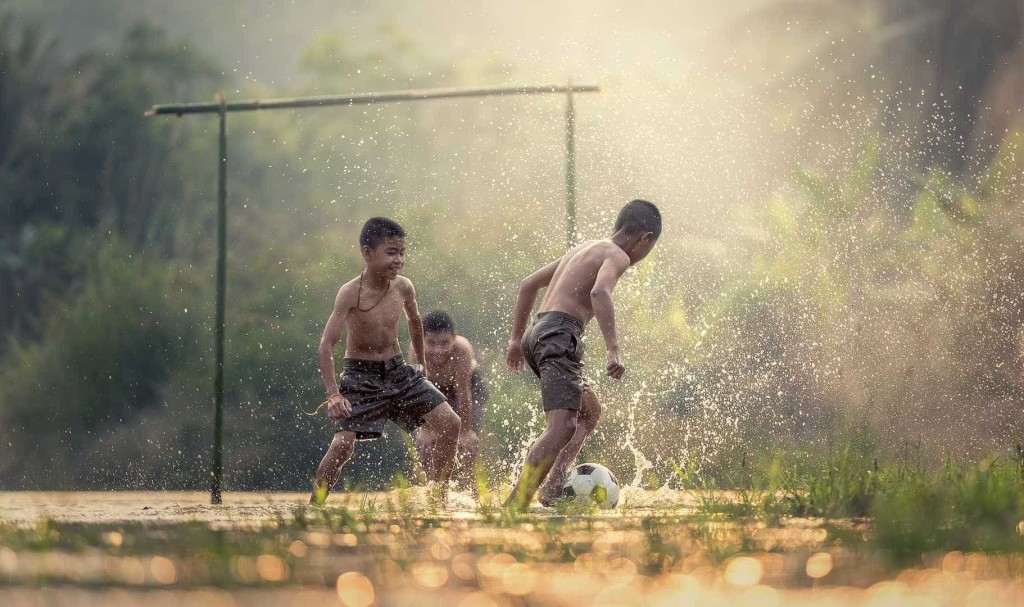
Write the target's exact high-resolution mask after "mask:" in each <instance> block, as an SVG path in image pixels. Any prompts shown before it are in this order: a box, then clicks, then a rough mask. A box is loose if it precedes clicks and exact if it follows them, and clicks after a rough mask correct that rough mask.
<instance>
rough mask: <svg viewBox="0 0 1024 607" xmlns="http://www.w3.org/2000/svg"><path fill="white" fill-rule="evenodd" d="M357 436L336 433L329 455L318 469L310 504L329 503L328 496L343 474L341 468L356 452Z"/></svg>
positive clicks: (349, 433) (343, 431)
mask: <svg viewBox="0 0 1024 607" xmlns="http://www.w3.org/2000/svg"><path fill="white" fill-rule="evenodd" d="M355 444H356V434H355V432H348V431H345V430H341V431H338V432H335V433H334V438H333V439H332V440H331V446H330V447H328V448H327V453H326V454H324V458H323V459H322V460H320V465H319V466H317V469H316V480H315V481H314V482H313V494H312V495H310V496H309V503H310V504H316V505H323V503H324V502H325V501H327V494H328V493H330V492H331V489H332V488H333V487H334V484H335V483H337V482H338V476H339V475H340V474H341V467H342V466H344V465H345V462H347V461H348V460H349V458H350V457H352V452H353V451H354V450H355Z"/></svg>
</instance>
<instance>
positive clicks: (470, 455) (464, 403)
mask: <svg viewBox="0 0 1024 607" xmlns="http://www.w3.org/2000/svg"><path fill="white" fill-rule="evenodd" d="M423 333H424V338H423V339H424V344H425V346H426V350H425V351H424V354H425V357H424V360H425V362H426V367H427V372H428V374H429V375H430V381H431V383H433V384H434V385H435V386H436V387H437V389H438V390H440V391H441V393H442V394H444V395H445V397H446V398H447V399H448V402H449V403H450V404H452V405H453V408H454V409H455V412H456V413H458V414H459V418H460V419H461V420H462V432H461V433H460V435H459V447H458V452H459V459H460V461H461V464H460V466H459V467H460V472H459V474H458V476H460V477H465V478H468V479H470V480H472V472H473V466H474V464H475V462H476V457H477V453H478V452H479V449H480V439H479V436H478V433H479V432H480V428H481V426H482V422H483V413H484V403H485V402H486V401H487V396H488V394H487V384H486V383H484V378H483V375H482V374H481V373H480V369H479V365H478V364H477V362H476V353H475V352H474V350H473V344H471V343H470V342H469V340H468V339H466V338H465V337H463V336H462V335H459V334H458V333H457V332H456V331H455V321H453V320H452V317H451V315H450V314H448V313H447V312H445V311H443V310H437V311H434V312H431V313H430V314H427V315H426V316H424V317H423ZM436 441H437V435H436V434H434V432H433V430H431V429H430V428H426V427H424V428H420V429H419V430H417V431H416V449H417V450H418V451H419V454H420V461H421V462H423V465H424V467H429V466H428V462H427V459H428V458H430V457H432V454H433V453H435V452H436V449H435V448H434V443H435V442H436Z"/></svg>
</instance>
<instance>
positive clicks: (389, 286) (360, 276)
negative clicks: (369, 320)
mask: <svg viewBox="0 0 1024 607" xmlns="http://www.w3.org/2000/svg"><path fill="white" fill-rule="evenodd" d="M365 275H366V270H363V271H362V272H360V273H359V292H358V293H357V294H356V310H358V311H359V312H369V311H370V310H372V309H374V308H376V307H377V306H379V305H380V302H382V301H384V298H385V297H387V296H388V292H389V291H390V290H391V281H390V280H389V281H388V286H387V287H385V288H384V294H383V295H381V296H380V299H378V300H377V303H375V304H373V305H372V306H370V307H369V308H366V309H365V310H364V309H362V308H360V307H359V304H360V302H362V300H363V277H364V276H365Z"/></svg>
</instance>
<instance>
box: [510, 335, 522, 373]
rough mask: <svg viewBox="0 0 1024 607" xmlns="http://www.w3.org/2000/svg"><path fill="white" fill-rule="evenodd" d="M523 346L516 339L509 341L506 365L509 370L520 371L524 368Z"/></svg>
mask: <svg viewBox="0 0 1024 607" xmlns="http://www.w3.org/2000/svg"><path fill="white" fill-rule="evenodd" d="M524 362H525V361H524V360H523V346H522V345H521V344H520V343H519V342H518V341H516V340H514V339H513V340H512V341H510V342H508V354H506V355H505V365H506V366H507V367H508V370H509V371H512V372H513V373H519V372H520V371H522V370H523V363H524Z"/></svg>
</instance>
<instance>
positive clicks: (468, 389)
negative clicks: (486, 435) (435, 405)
mask: <svg viewBox="0 0 1024 607" xmlns="http://www.w3.org/2000/svg"><path fill="white" fill-rule="evenodd" d="M474 358H476V356H475V355H474V353H473V346H472V345H471V344H470V343H469V342H468V341H467V342H466V343H465V344H459V351H458V354H457V358H456V359H455V363H456V365H457V366H456V368H455V396H456V397H457V399H458V401H459V402H458V403H452V404H454V405H456V406H457V407H458V408H457V409H455V412H456V413H458V414H459V418H460V419H461V420H462V433H463V434H465V433H466V432H469V431H471V430H472V429H473V413H475V412H474V411H473V392H472V386H473V359H474Z"/></svg>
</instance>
